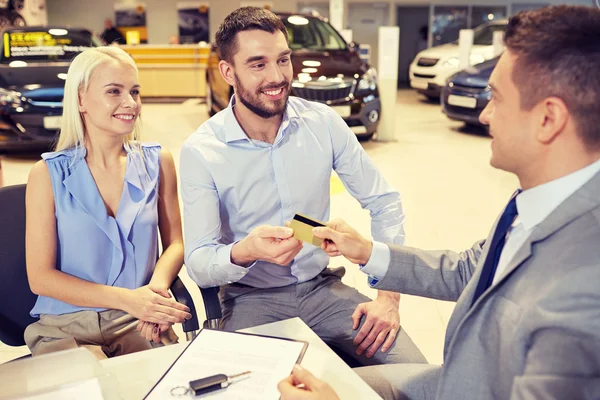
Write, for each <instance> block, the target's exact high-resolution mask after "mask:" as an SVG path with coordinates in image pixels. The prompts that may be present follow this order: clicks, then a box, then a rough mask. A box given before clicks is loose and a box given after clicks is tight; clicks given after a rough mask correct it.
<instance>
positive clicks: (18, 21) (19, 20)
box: [10, 15, 27, 28]
mask: <svg viewBox="0 0 600 400" xmlns="http://www.w3.org/2000/svg"><path fill="white" fill-rule="evenodd" d="M10 23H11V25H12V26H16V27H17V28H20V27H23V26H27V23H26V22H25V20H24V19H23V17H21V16H20V15H15V16H14V17H13V19H12V21H11V22H10Z"/></svg>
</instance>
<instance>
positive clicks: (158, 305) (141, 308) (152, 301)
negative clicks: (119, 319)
mask: <svg viewBox="0 0 600 400" xmlns="http://www.w3.org/2000/svg"><path fill="white" fill-rule="evenodd" d="M155 290H157V291H160V292H162V293H163V294H164V293H165V292H163V289H162V288H155ZM167 295H168V293H167ZM169 297H170V296H169ZM124 300H125V302H124V303H125V304H124V306H123V310H124V311H126V312H127V313H129V314H131V315H133V316H134V317H136V318H137V319H139V320H142V321H145V322H150V323H153V324H159V325H164V324H176V323H181V322H184V321H185V320H186V319H191V318H192V315H191V314H190V313H189V311H190V309H189V308H188V307H187V306H184V305H183V304H180V303H178V302H176V301H175V300H173V299H171V298H167V297H165V296H164V295H162V294H158V293H156V292H155V291H153V290H152V288H151V285H146V286H142V287H140V288H137V289H133V290H128V291H127V292H126V294H125V298H124Z"/></svg>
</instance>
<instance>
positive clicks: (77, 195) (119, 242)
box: [31, 144, 160, 317]
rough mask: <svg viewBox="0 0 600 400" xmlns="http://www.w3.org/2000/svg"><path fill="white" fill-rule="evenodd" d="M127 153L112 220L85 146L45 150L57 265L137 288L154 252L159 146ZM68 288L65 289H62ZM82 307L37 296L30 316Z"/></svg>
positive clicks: (148, 272) (151, 268)
mask: <svg viewBox="0 0 600 400" xmlns="http://www.w3.org/2000/svg"><path fill="white" fill-rule="evenodd" d="M142 153H143V160H142V155H141V154H140V153H139V152H138V151H135V150H132V151H128V153H127V167H126V170H125V181H124V183H123V192H122V194H121V200H120V202H119V208H118V210H117V215H116V218H113V217H112V216H109V215H108V213H107V212H106V206H105V205H104V201H103V200H102V197H101V196H100V192H99V191H98V187H97V186H96V182H95V181H94V178H93V177H92V174H91V172H90V169H89V168H88V165H87V163H86V162H85V155H86V150H85V147H80V148H79V149H78V150H75V149H71V150H63V151H59V152H53V153H44V154H42V158H43V159H44V160H45V162H46V166H47V167H48V171H49V173H50V180H51V182H52V191H53V193H54V207H55V214H56V234H57V241H56V269H58V270H60V271H62V272H64V273H66V274H69V275H72V276H75V277H77V278H80V279H84V280H86V281H89V282H94V283H99V284H102V285H108V286H117V287H123V288H128V289H136V288H138V287H141V286H144V285H146V284H148V282H150V278H151V277H152V273H153V271H154V266H155V265H156V257H157V254H158V203H157V201H158V184H159V177H160V145H158V144H144V145H142ZM65 290H68V288H65ZM82 310H93V311H97V312H99V311H103V310H104V309H100V308H85V307H79V306H76V305H72V304H67V303H64V302H62V301H60V300H57V299H54V298H51V297H45V296H38V299H37V301H36V303H35V305H34V307H33V309H32V310H31V315H32V316H34V317H38V316H39V315H40V314H51V315H61V314H67V313H73V312H77V311H82Z"/></svg>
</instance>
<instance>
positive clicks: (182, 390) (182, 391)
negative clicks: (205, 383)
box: [170, 386, 191, 397]
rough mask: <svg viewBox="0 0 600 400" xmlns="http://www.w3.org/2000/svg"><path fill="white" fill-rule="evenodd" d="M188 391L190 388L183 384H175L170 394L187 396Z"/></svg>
mask: <svg viewBox="0 0 600 400" xmlns="http://www.w3.org/2000/svg"><path fill="white" fill-rule="evenodd" d="M190 392H191V390H190V388H186V387H185V386H175V387H174V388H173V389H171V391H170V393H171V396H174V397H181V396H187V395H188V394H190Z"/></svg>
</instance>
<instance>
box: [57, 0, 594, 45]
mask: <svg viewBox="0 0 600 400" xmlns="http://www.w3.org/2000/svg"><path fill="white" fill-rule="evenodd" d="M266 1H270V2H271V3H273V10H276V11H291V12H294V11H296V5H297V0H266ZM322 1H323V0H320V1H319V0H315V2H317V3H319V2H322ZM116 2H120V1H114V0H47V1H46V3H47V9H48V24H50V25H66V26H73V27H74V26H79V27H85V28H89V29H92V30H94V31H96V32H98V33H100V32H102V31H103V30H104V19H106V18H111V19H112V20H114V16H115V13H114V8H113V6H114V3H116ZM143 2H145V3H146V5H147V9H146V23H147V26H148V42H149V43H151V44H164V43H168V40H169V37H170V36H171V35H177V33H178V28H177V9H176V3H177V1H176V0H143ZM206 2H207V3H210V15H209V18H210V21H209V22H210V40H211V41H212V40H214V35H215V32H216V31H217V29H218V27H219V24H220V23H221V22H222V21H223V19H224V18H225V17H226V16H227V14H229V13H230V12H232V11H233V10H235V9H236V8H238V7H239V6H240V0H213V1H206ZM309 2H310V0H303V3H309ZM345 2H346V4H348V3H385V2H389V4H390V9H389V15H390V21H389V23H390V25H395V19H396V5H397V4H411V5H419V4H424V5H427V4H470V3H475V1H474V0H433V1H423V0H345ZM476 3H477V5H486V4H490V5H503V4H507V5H508V4H509V3H547V4H564V3H569V4H583V5H589V6H591V5H594V4H595V0H477V1H476ZM347 9H348V8H347V7H345V10H347ZM346 13H347V11H346ZM346 19H347V15H346Z"/></svg>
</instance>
